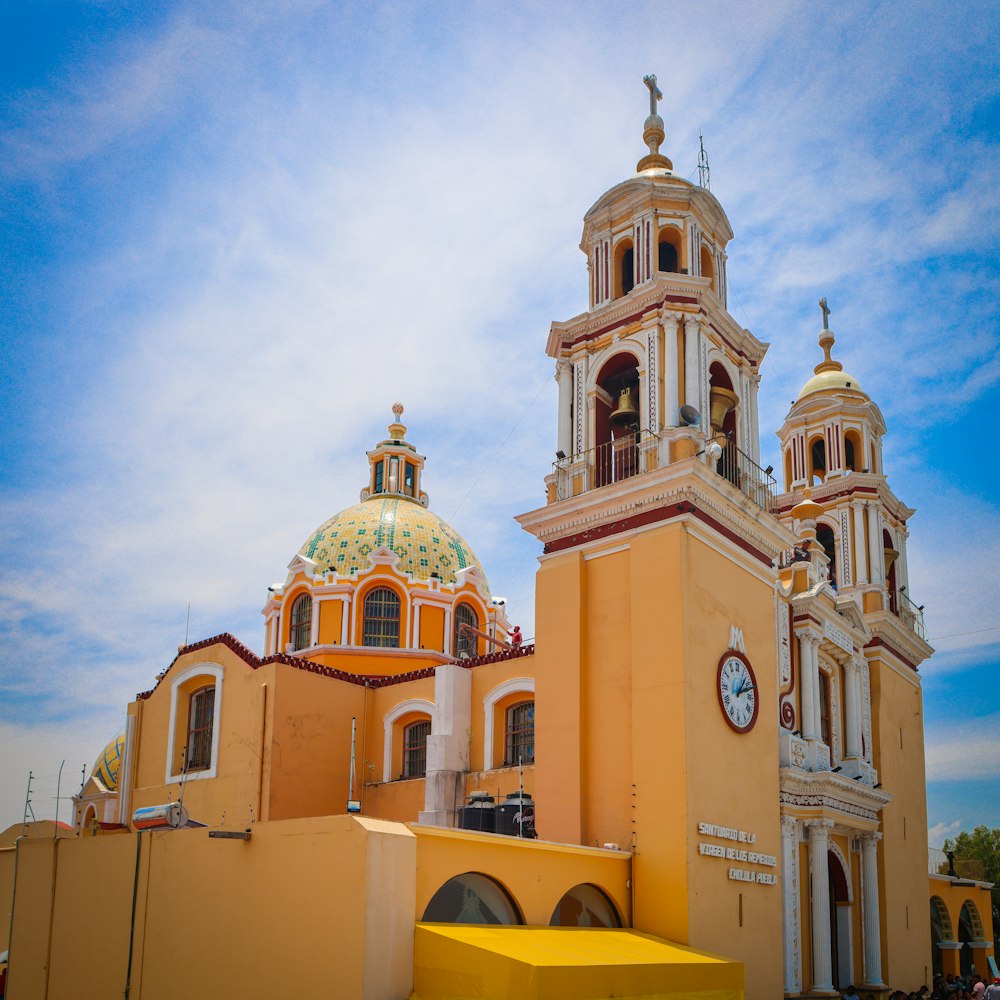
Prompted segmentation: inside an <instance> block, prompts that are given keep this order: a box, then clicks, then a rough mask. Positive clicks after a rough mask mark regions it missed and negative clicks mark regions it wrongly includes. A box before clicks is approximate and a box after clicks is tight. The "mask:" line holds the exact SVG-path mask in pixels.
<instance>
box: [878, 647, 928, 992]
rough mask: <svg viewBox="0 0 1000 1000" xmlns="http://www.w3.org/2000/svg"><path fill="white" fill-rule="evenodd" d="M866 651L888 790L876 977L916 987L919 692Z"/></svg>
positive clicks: (921, 950) (919, 961) (923, 913)
mask: <svg viewBox="0 0 1000 1000" xmlns="http://www.w3.org/2000/svg"><path fill="white" fill-rule="evenodd" d="M868 652H869V653H870V654H871V653H872V652H874V653H875V655H874V656H873V657H872V656H870V658H869V664H870V669H871V690H872V735H873V744H874V749H875V751H876V754H875V761H874V763H875V766H876V768H877V769H878V776H879V781H881V782H882V787H883V788H885V789H886V791H889V792H891V793H892V795H893V800H892V802H890V803H889V805H887V806H886V807H885V808H884V809H883V810H882V831H883V834H884V836H883V838H882V840H881V842H880V843H879V847H878V851H879V862H880V870H881V873H882V878H881V881H880V884H879V891H880V899H879V907H880V911H881V914H882V921H883V933H882V956H883V957H882V962H883V964H882V978H883V979H884V980H885V981H886V982H887V983H904V984H912V986H920V985H921V983H923V982H927V979H928V977H929V976H930V972H931V964H930V963H931V959H930V955H931V944H930V920H929V916H928V901H927V889H926V886H927V879H926V873H927V799H926V786H925V784H924V728H923V709H922V700H921V693H920V687H919V685H918V683H916V681H917V677H916V675H915V674H913V673H912V672H911V671H910V669H909V668H908V667H906V668H902V669H898V668H894V667H892V666H890V665H889V663H888V662H886V661H885V659H884V658H882V657H880V656H879V655H878V649H877V648H876V649H875V650H869V651H868ZM900 740H902V744H901V743H900ZM887 847H888V849H887ZM925 967H926V973H925V974H924V978H921V973H922V972H923V970H924V968H925ZM917 979H919V980H920V982H917V981H916V980H917ZM912 986H907V988H912Z"/></svg>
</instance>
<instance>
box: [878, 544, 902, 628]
mask: <svg viewBox="0 0 1000 1000" xmlns="http://www.w3.org/2000/svg"><path fill="white" fill-rule="evenodd" d="M882 558H883V559H884V560H885V589H886V592H887V593H888V595H889V608H890V609H891V610H892V612H893V613H894V614H897V615H898V614H899V590H898V588H897V586H896V560H897V559H898V558H899V552H898V551H896V546H895V545H894V544H893V540H892V535H890V534H889V532H888V530H886V529H883V531H882Z"/></svg>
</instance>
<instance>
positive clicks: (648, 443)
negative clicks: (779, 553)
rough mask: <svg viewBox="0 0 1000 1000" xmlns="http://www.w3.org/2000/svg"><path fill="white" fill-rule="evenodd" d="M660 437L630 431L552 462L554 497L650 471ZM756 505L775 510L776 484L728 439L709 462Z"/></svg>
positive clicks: (656, 462)
mask: <svg viewBox="0 0 1000 1000" xmlns="http://www.w3.org/2000/svg"><path fill="white" fill-rule="evenodd" d="M658 447H659V438H658V437H657V435H655V434H651V433H650V432H649V431H631V432H629V433H627V434H622V435H620V436H619V437H616V438H614V439H613V440H611V441H606V442H604V443H603V444H599V445H597V446H596V447H595V448H591V449H589V450H588V451H584V452H580V453H578V454H576V455H572V456H570V457H568V458H562V459H560V460H559V461H557V462H556V463H555V474H556V476H555V478H556V499H558V500H566V499H568V498H569V497H572V496H576V495H577V494H579V493H586V492H588V491H590V490H595V489H599V488H600V487H602V486H609V485H611V484H613V483H618V482H621V481H622V480H625V479H630V478H631V477H632V476H637V475H639V474H640V473H643V472H651V471H652V470H653V469H655V468H656V467H657V465H658ZM708 465H709V468H713V469H714V471H715V472H717V473H718V474H719V475H720V476H722V477H723V479H726V480H728V481H729V482H730V483H732V484H733V485H734V486H735V487H736V488H737V489H739V490H740V491H741V492H742V493H743V494H744V496H746V497H749V499H751V500H752V501H753V502H754V503H755V504H757V506H758V507H762V508H763V509H764V510H767V511H771V512H772V513H773V512H774V509H775V496H776V495H777V483H776V482H775V480H774V477H773V476H772V475H771V474H770V473H769V472H767V471H766V470H764V469H762V468H761V467H760V466H759V465H758V464H757V463H756V462H755V461H754V460H753V459H752V458H751V457H750V456H749V455H746V454H744V453H743V452H742V451H740V450H739V448H737V447H736V445H735V444H733V443H732V442H731V441H730V442H728V443H727V444H725V445H724V446H723V450H722V455H721V456H720V458H719V459H718V461H717V462H715V463H714V465H713V463H712V462H711V461H709V463H708Z"/></svg>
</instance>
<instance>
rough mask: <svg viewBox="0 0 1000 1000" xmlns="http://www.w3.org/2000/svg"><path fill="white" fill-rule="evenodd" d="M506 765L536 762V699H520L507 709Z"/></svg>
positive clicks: (505, 728) (505, 730)
mask: <svg viewBox="0 0 1000 1000" xmlns="http://www.w3.org/2000/svg"><path fill="white" fill-rule="evenodd" d="M503 762H504V767H514V766H517V765H522V764H534V763H535V701H534V699H533V698H532V699H531V700H530V701H520V702H518V703H517V704H516V705H511V706H510V708H508V709H507V718H506V724H505V726H504V758H503Z"/></svg>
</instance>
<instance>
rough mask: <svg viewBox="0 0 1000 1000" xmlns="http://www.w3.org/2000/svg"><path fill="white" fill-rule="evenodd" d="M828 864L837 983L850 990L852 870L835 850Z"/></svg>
mask: <svg viewBox="0 0 1000 1000" xmlns="http://www.w3.org/2000/svg"><path fill="white" fill-rule="evenodd" d="M827 867H828V868H829V872H830V967H831V969H832V970H833V985H834V987H835V988H836V989H838V990H846V989H847V987H848V986H849V985H850V984H851V983H852V982H853V981H854V968H853V967H854V961H853V960H854V956H853V954H852V952H853V948H852V945H851V891H850V883H849V881H848V879H849V873H848V871H847V870H846V868H845V866H844V862H843V860H842V859H841V857H840V854H839V853H837V852H835V851H828V852H827Z"/></svg>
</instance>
